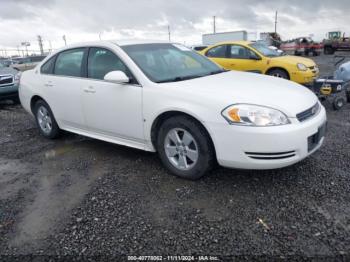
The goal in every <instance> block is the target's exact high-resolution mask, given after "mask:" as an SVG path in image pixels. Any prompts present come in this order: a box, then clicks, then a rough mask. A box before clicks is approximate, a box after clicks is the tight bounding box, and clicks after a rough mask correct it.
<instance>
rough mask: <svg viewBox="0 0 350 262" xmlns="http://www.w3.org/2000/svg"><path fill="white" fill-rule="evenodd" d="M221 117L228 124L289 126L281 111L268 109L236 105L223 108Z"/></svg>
mask: <svg viewBox="0 0 350 262" xmlns="http://www.w3.org/2000/svg"><path fill="white" fill-rule="evenodd" d="M221 114H222V116H223V117H224V118H225V119H226V120H227V121H228V122H229V123H230V124H237V125H245V126H280V125H287V124H290V121H289V119H288V117H287V116H286V115H285V114H284V113H282V112H281V111H279V110H277V109H273V108H269V107H264V106H257V105H249V104H236V105H232V106H229V107H227V108H225V109H224V110H223V111H222V112H221Z"/></svg>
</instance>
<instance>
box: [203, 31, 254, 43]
mask: <svg viewBox="0 0 350 262" xmlns="http://www.w3.org/2000/svg"><path fill="white" fill-rule="evenodd" d="M241 40H243V41H247V40H248V33H247V31H233V32H223V33H214V34H204V35H202V42H203V45H215V44H217V43H220V42H226V41H241Z"/></svg>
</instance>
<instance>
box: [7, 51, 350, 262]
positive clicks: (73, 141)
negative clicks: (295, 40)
mask: <svg viewBox="0 0 350 262" xmlns="http://www.w3.org/2000/svg"><path fill="white" fill-rule="evenodd" d="M316 60H317V62H318V63H319V64H320V66H321V69H322V73H329V72H330V71H332V67H331V65H330V57H323V56H322V57H318V58H316ZM324 104H325V106H326V108H327V112H328V119H329V128H328V134H327V139H326V141H325V144H324V146H323V148H322V149H321V150H319V151H318V152H317V153H315V154H314V155H312V156H311V157H309V158H308V159H306V160H304V161H302V162H301V163H298V164H296V165H294V166H291V167H288V168H284V169H281V170H274V171H239V170H228V169H223V168H217V169H215V170H214V171H212V172H211V174H209V175H207V176H206V177H205V178H203V179H201V180H199V181H196V182H191V181H186V180H182V179H179V178H176V177H173V176H170V175H168V174H167V172H166V171H165V170H164V168H163V167H162V165H161V163H160V160H159V159H158V157H157V155H155V154H152V153H147V152H142V151H138V150H134V149H130V148H126V147H122V146H118V145H113V144H109V143H105V142H101V141H97V140H93V139H88V138H84V137H81V136H76V135H73V134H65V135H64V136H63V137H62V138H60V139H58V140H55V141H49V140H46V139H44V138H42V137H41V136H40V135H39V132H38V131H37V129H36V127H35V123H34V121H33V119H32V117H31V116H29V115H28V114H27V113H26V112H24V110H23V109H21V107H20V106H14V105H7V104H2V105H0V236H1V237H0V255H3V256H2V257H0V260H10V259H14V258H15V257H14V256H19V255H51V256H53V258H59V257H61V258H62V257H64V256H68V258H69V259H68V260H67V261H69V260H70V259H72V258H73V257H75V256H77V255H82V256H84V258H85V259H87V258H88V257H90V258H92V259H98V258H100V257H99V256H102V258H103V259H102V258H100V259H101V260H104V259H107V258H113V259H116V258H124V259H125V257H119V256H120V255H160V254H163V255H189V254H196V255H218V256H232V255H234V256H242V257H241V258H244V256H248V255H254V256H257V258H263V257H267V256H275V257H290V256H304V257H311V256H312V257H319V258H325V257H328V258H331V257H333V258H334V257H336V256H338V259H340V258H341V256H344V255H345V256H346V255H349V254H350V172H349V170H350V161H349V160H350V136H349V134H350V114H349V113H350V104H347V105H346V107H345V108H344V109H343V110H341V111H339V112H335V111H333V110H332V108H331V106H330V105H329V104H328V103H327V102H325V103H324ZM91 256H94V257H91ZM17 258H18V257H17ZM24 258H25V257H19V258H18V259H19V261H21V260H22V259H24ZM26 258H27V257H26ZM32 258H33V257H32ZM42 258H43V257H42ZM66 259H67V257H66ZM343 259H344V257H343Z"/></svg>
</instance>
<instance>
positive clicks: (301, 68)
mask: <svg viewBox="0 0 350 262" xmlns="http://www.w3.org/2000/svg"><path fill="white" fill-rule="evenodd" d="M297 67H298V69H299V70H300V71H306V70H307V66H306V65H304V64H300V63H298V64H297Z"/></svg>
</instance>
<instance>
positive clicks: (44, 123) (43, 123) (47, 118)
mask: <svg viewBox="0 0 350 262" xmlns="http://www.w3.org/2000/svg"><path fill="white" fill-rule="evenodd" d="M34 115H35V119H36V123H37V126H38V128H39V131H40V133H41V134H42V135H43V136H44V137H46V138H50V139H54V138H56V137H58V136H59V134H60V129H59V127H58V125H57V122H56V120H55V117H54V115H53V113H52V111H51V108H50V107H49V105H48V104H47V103H46V102H45V101H43V100H39V101H37V102H36V103H35V106H34Z"/></svg>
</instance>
